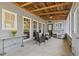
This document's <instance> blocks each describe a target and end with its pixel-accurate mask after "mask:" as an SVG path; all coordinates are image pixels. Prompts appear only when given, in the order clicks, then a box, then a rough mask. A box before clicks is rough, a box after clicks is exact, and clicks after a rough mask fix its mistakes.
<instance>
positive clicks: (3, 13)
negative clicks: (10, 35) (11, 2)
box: [2, 9, 17, 30]
mask: <svg viewBox="0 0 79 59" xmlns="http://www.w3.org/2000/svg"><path fill="white" fill-rule="evenodd" d="M5 12H8V13H11V14H14V15H15V21H14V23H15V24H14V26H15V28H16V29H17V14H16V13H14V12H12V11H9V10H6V9H2V30H12V29H13V28H5V27H4V21H5V19H4V18H5V16H4V15H5Z"/></svg>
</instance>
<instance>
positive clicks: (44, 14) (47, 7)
mask: <svg viewBox="0 0 79 59" xmlns="http://www.w3.org/2000/svg"><path fill="white" fill-rule="evenodd" d="M15 4H16V5H17V6H19V7H21V8H23V9H25V10H27V11H29V12H31V13H32V14H35V15H37V16H39V17H41V18H43V19H45V20H65V19H66V18H67V16H68V14H69V11H70V9H71V6H72V2H16V3H15Z"/></svg>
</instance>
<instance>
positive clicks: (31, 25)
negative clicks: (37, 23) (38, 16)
mask: <svg viewBox="0 0 79 59" xmlns="http://www.w3.org/2000/svg"><path fill="white" fill-rule="evenodd" d="M32 38H33V21H32V19H31V20H30V39H32Z"/></svg>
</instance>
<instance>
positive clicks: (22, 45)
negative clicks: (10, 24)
mask: <svg viewBox="0 0 79 59" xmlns="http://www.w3.org/2000/svg"><path fill="white" fill-rule="evenodd" d="M23 38H24V36H22V43H21V47H24V44H23Z"/></svg>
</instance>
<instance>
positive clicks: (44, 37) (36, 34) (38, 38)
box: [33, 32, 51, 44]
mask: <svg viewBox="0 0 79 59" xmlns="http://www.w3.org/2000/svg"><path fill="white" fill-rule="evenodd" d="M50 37H51V36H50V35H49V34H45V35H44V34H43V33H42V34H40V33H39V32H34V39H33V40H35V41H36V42H38V43H39V44H40V43H42V42H44V43H45V41H46V40H49V39H50Z"/></svg>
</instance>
